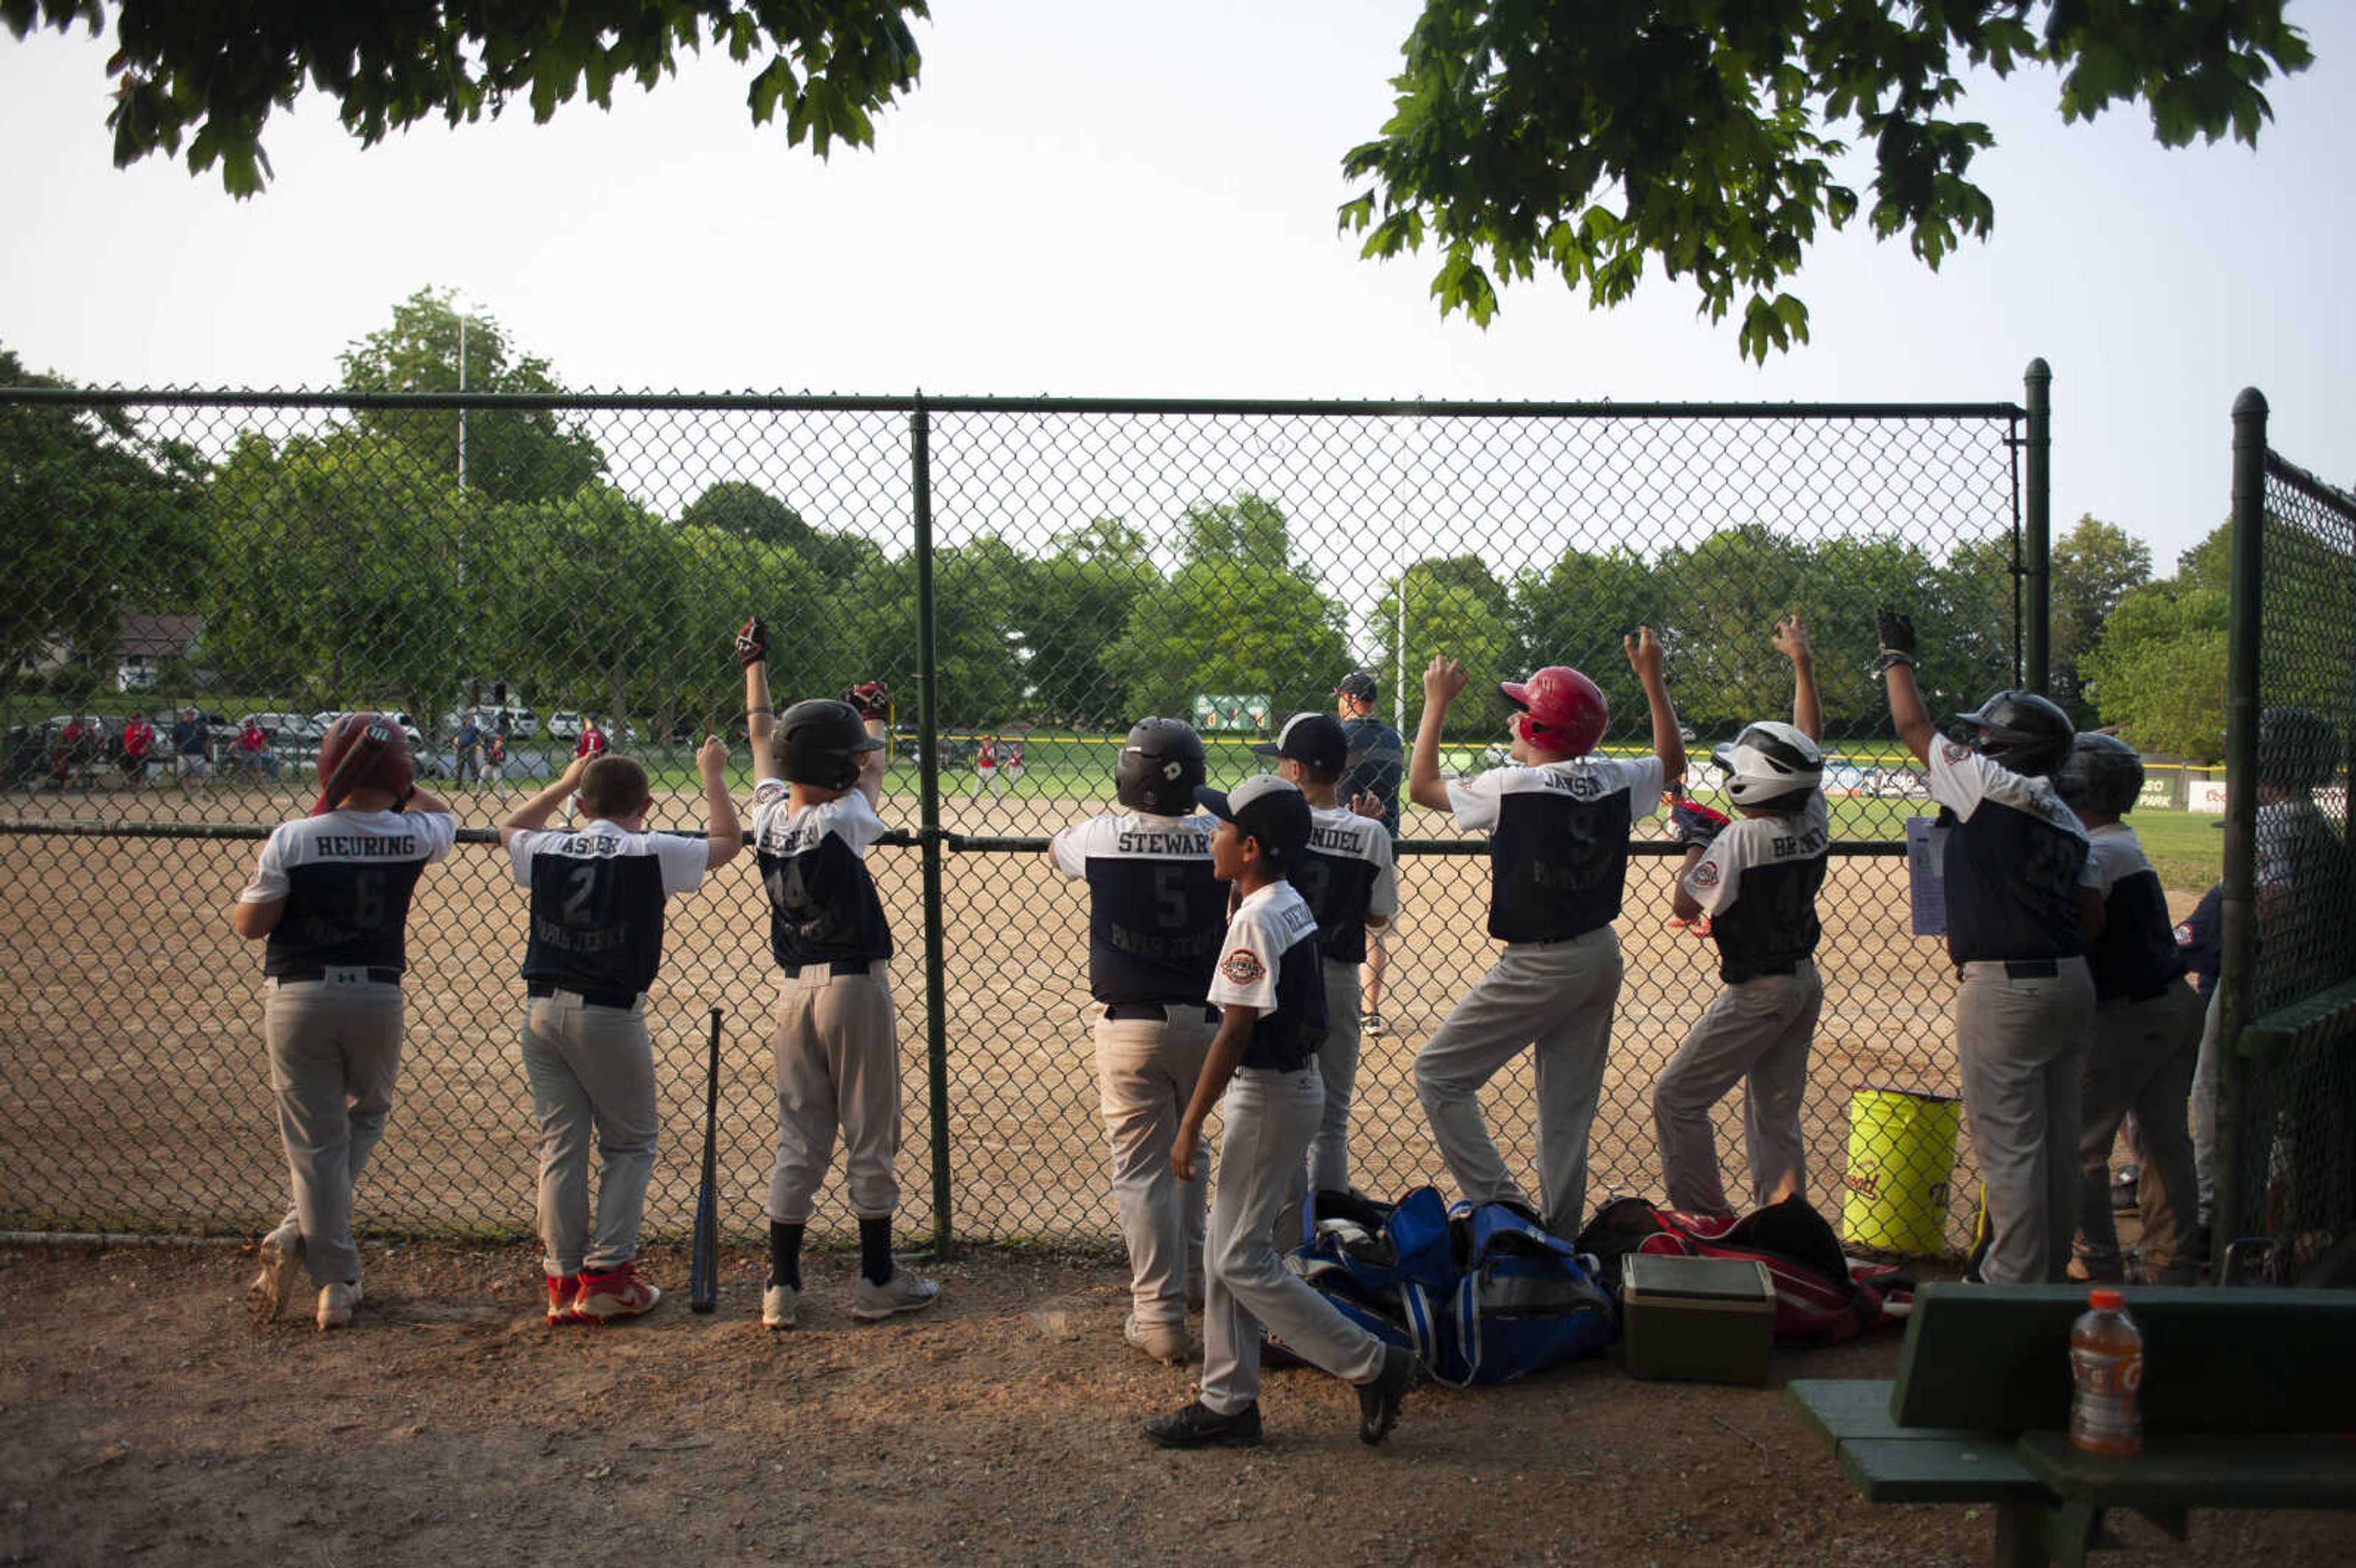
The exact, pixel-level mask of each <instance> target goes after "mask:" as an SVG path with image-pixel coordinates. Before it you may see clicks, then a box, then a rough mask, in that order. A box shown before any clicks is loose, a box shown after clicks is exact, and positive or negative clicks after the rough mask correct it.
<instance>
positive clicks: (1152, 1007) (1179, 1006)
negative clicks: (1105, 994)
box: [1104, 1002, 1219, 1024]
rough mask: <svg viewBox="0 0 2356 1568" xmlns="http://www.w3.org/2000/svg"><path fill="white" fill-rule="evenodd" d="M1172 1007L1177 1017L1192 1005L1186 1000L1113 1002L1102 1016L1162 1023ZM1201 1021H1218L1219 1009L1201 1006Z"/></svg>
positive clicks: (1111, 1019)
mask: <svg viewBox="0 0 2356 1568" xmlns="http://www.w3.org/2000/svg"><path fill="white" fill-rule="evenodd" d="M1173 1008H1175V1009H1176V1013H1175V1015H1174V1016H1175V1017H1178V1018H1184V1017H1185V1016H1186V1015H1187V1014H1189V1013H1191V1012H1192V1011H1193V1010H1194V1008H1193V1006H1192V1005H1191V1004H1190V1003H1186V1002H1171V1003H1168V1004H1164V1003H1162V1002H1113V1003H1109V1004H1108V1005H1107V1007H1106V1008H1105V1010H1104V1016H1105V1019H1106V1020H1107V1021H1108V1022H1111V1023H1117V1024H1119V1023H1140V1022H1151V1023H1158V1024H1163V1023H1169V1022H1170V1021H1172V1019H1173V1012H1172V1009H1173ZM1203 1021H1204V1022H1205V1023H1206V1024H1215V1023H1217V1022H1218V1021H1219V1009H1218V1008H1214V1007H1209V1006H1205V1008H1203Z"/></svg>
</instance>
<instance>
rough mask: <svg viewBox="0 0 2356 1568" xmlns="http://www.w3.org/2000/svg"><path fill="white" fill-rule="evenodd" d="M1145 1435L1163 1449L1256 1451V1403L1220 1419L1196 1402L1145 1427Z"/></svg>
mask: <svg viewBox="0 0 2356 1568" xmlns="http://www.w3.org/2000/svg"><path fill="white" fill-rule="evenodd" d="M1145 1435H1147V1436H1148V1437H1151V1439H1153V1441H1154V1442H1156V1443H1159V1444H1161V1445H1162V1446H1163V1447H1164V1448H1257V1447H1258V1446H1259V1402H1258V1400H1254V1401H1253V1402H1252V1403H1249V1404H1248V1405H1246V1406H1244V1407H1243V1408H1242V1409H1241V1410H1238V1411H1236V1412H1234V1413H1230V1414H1227V1415H1221V1414H1220V1413H1218V1412H1217V1411H1215V1410H1213V1409H1212V1408H1211V1407H1210V1406H1209V1405H1207V1404H1205V1403H1202V1402H1201V1401H1200V1400H1197V1401H1195V1402H1194V1403H1193V1404H1190V1405H1188V1406H1187V1407H1186V1408H1185V1409H1183V1410H1180V1411H1173V1412H1172V1413H1170V1414H1168V1415H1157V1416H1155V1417H1154V1418H1153V1419H1152V1420H1151V1421H1149V1422H1147V1423H1146V1424H1145Z"/></svg>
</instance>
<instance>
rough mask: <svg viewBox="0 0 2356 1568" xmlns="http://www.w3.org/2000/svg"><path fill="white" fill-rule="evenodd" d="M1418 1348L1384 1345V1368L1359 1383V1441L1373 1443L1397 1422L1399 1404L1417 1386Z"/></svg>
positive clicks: (1378, 1440) (1388, 1431) (1389, 1430)
mask: <svg viewBox="0 0 2356 1568" xmlns="http://www.w3.org/2000/svg"><path fill="white" fill-rule="evenodd" d="M1415 1371H1416V1368H1415V1352H1414V1351H1412V1350H1402V1349H1399V1348H1398V1346H1397V1345H1385V1346H1384V1347H1383V1370H1382V1371H1379V1372H1376V1374H1375V1381H1372V1382H1370V1383H1360V1384H1359V1385H1358V1441H1359V1442H1361V1443H1365V1444H1368V1445H1374V1444H1379V1443H1380V1442H1382V1440H1383V1439H1384V1438H1386V1437H1387V1436H1389V1435H1391V1428H1392V1427H1394V1426H1397V1425H1398V1418H1399V1406H1401V1405H1403V1404H1405V1403H1407V1391H1408V1390H1409V1389H1411V1388H1413V1387H1414V1386H1415Z"/></svg>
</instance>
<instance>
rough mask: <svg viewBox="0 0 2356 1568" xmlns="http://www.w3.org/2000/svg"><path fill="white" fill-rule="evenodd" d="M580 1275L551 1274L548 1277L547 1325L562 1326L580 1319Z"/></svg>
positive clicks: (552, 1326)
mask: <svg viewBox="0 0 2356 1568" xmlns="http://www.w3.org/2000/svg"><path fill="white" fill-rule="evenodd" d="M582 1277H583V1276H582V1275H577V1274H565V1275H549V1277H548V1326H549V1327H550V1328H562V1327H563V1326H564V1325H566V1324H568V1323H578V1322H580V1321H581V1320H582V1318H581V1309H580V1306H579V1301H580V1296H581V1280H582Z"/></svg>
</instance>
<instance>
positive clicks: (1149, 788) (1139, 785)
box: [1112, 719, 1205, 816]
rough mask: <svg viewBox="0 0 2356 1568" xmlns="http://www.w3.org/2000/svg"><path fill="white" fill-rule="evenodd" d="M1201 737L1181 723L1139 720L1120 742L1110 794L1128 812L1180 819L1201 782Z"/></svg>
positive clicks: (1202, 773)
mask: <svg viewBox="0 0 2356 1568" xmlns="http://www.w3.org/2000/svg"><path fill="white" fill-rule="evenodd" d="M1204 776H1205V773H1204V765H1203V738H1202V737H1201V736H1200V735H1197V734H1195V733H1194V726H1193V725H1192V724H1189V723H1187V722H1186V721H1185V720H1183V719H1141V720H1138V722H1137V727H1136V728H1135V729H1133V730H1131V731H1130V732H1129V739H1128V740H1127V741H1123V742H1121V748H1120V761H1119V763H1116V764H1114V767H1113V773H1112V784H1113V795H1114V797H1115V798H1116V799H1118V800H1119V802H1120V803H1121V805H1125V806H1127V807H1129V808H1130V810H1131V811H1150V812H1151V813H1153V814H1154V815H1155V816H1185V815H1186V814H1187V813H1188V812H1190V811H1192V810H1194V786H1195V785H1196V784H1201V783H1202V782H1203V779H1204Z"/></svg>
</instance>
